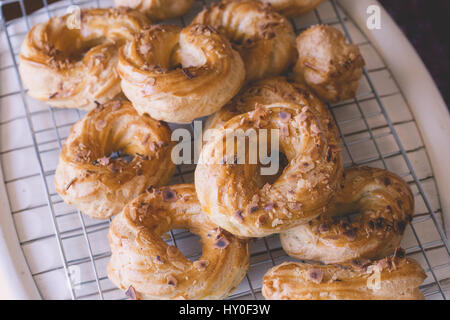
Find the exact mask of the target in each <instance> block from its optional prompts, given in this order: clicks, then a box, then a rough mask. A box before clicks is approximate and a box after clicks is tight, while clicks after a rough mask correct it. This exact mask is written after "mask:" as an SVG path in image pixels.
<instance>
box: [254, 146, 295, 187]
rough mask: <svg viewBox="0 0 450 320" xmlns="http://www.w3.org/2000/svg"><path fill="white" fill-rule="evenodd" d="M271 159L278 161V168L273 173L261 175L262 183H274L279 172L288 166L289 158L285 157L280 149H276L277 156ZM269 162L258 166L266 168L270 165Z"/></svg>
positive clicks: (279, 174)
mask: <svg viewBox="0 0 450 320" xmlns="http://www.w3.org/2000/svg"><path fill="white" fill-rule="evenodd" d="M273 161H278V170H277V172H276V173H275V174H272V175H261V178H262V182H263V183H262V185H264V184H266V183H269V184H273V183H275V181H277V179H278V178H279V177H280V176H281V174H282V173H283V171H284V169H285V168H286V167H287V166H288V164H289V160H288V158H287V157H286V155H285V154H284V153H282V152H280V151H278V157H277V158H275V159H274V160H273ZM270 165H271V164H270V163H269V164H261V165H260V166H261V167H263V168H268V167H270Z"/></svg>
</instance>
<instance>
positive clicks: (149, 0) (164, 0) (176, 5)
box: [115, 0, 195, 21]
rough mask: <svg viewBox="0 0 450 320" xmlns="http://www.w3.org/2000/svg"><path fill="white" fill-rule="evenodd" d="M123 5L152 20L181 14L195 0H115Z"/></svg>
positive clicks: (170, 17)
mask: <svg viewBox="0 0 450 320" xmlns="http://www.w3.org/2000/svg"><path fill="white" fill-rule="evenodd" d="M115 2H116V6H123V7H128V8H132V9H136V10H139V11H141V12H143V13H145V14H146V15H147V16H148V17H149V18H150V19H152V21H160V20H165V19H172V18H175V17H179V16H182V15H183V14H185V13H186V12H188V11H189V9H191V7H192V5H193V4H194V2H195V0H115Z"/></svg>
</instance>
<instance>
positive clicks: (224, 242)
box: [215, 237, 230, 249]
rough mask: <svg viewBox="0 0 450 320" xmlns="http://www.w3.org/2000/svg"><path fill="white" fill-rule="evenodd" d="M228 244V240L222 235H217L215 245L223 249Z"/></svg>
mask: <svg viewBox="0 0 450 320" xmlns="http://www.w3.org/2000/svg"><path fill="white" fill-rule="evenodd" d="M229 244H230V241H228V239H227V238H224V237H219V239H217V241H216V243H215V246H216V247H217V248H219V249H225V248H226V247H228V245H229Z"/></svg>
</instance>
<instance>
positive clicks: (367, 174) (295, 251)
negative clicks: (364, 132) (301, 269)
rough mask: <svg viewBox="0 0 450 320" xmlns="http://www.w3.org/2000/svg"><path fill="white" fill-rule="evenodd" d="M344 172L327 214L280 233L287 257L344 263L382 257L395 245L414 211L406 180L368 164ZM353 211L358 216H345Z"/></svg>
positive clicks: (397, 244)
mask: <svg viewBox="0 0 450 320" xmlns="http://www.w3.org/2000/svg"><path fill="white" fill-rule="evenodd" d="M344 176H345V177H344V181H343V183H342V186H341V188H342V189H341V190H340V191H339V192H338V193H337V195H336V197H335V199H334V203H333V205H332V206H331V207H330V209H329V210H328V211H327V212H326V213H324V214H322V215H321V216H319V217H318V218H316V219H314V220H312V221H310V223H309V224H305V225H301V226H298V227H295V228H293V229H290V230H288V231H286V232H284V233H282V234H281V244H282V246H283V249H284V250H285V251H286V253H287V254H288V255H290V256H292V257H294V258H297V259H301V260H313V261H319V262H323V263H343V262H348V261H350V260H353V259H357V258H366V259H375V258H381V257H385V256H387V255H390V254H392V253H393V252H394V250H395V248H397V247H398V246H399V245H400V241H401V240H402V237H403V234H404V231H405V228H406V226H407V225H408V223H409V222H410V221H411V219H412V215H413V212H414V197H413V194H412V192H411V189H410V188H409V186H408V184H407V183H406V182H405V181H404V180H403V179H402V178H400V177H399V176H397V175H395V174H393V173H391V172H389V171H386V170H382V169H376V168H369V167H357V168H351V169H345V170H344ZM352 213H357V215H356V216H355V215H353V216H350V217H349V215H350V214H352Z"/></svg>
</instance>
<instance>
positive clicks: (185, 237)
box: [165, 229, 203, 262]
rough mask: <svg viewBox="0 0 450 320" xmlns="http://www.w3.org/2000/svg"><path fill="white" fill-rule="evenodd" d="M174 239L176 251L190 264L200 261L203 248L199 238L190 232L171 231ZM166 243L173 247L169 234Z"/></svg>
mask: <svg viewBox="0 0 450 320" xmlns="http://www.w3.org/2000/svg"><path fill="white" fill-rule="evenodd" d="M172 233H173V235H174V237H175V241H176V245H177V248H178V250H180V252H181V253H182V254H183V255H184V256H185V257H186V258H187V259H188V260H189V261H191V262H194V261H197V260H199V259H200V257H201V256H202V253H203V246H202V241H201V238H200V237H199V236H198V235H196V234H194V233H192V232H190V231H189V230H188V229H175V230H172ZM165 238H167V240H168V241H167V243H168V244H169V245H173V242H172V238H171V235H170V233H167V236H166V237H165Z"/></svg>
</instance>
